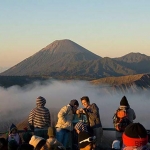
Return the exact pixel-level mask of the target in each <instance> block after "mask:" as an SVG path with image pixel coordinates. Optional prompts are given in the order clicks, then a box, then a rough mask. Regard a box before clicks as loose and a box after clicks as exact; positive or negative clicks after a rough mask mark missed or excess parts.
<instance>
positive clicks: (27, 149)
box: [17, 143, 34, 150]
mask: <svg viewBox="0 0 150 150" xmlns="http://www.w3.org/2000/svg"><path fill="white" fill-rule="evenodd" d="M17 150H34V146H32V145H30V144H28V143H23V144H21V145H20V146H19V147H18V149H17Z"/></svg>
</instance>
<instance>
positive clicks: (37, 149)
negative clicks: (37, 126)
mask: <svg viewBox="0 0 150 150" xmlns="http://www.w3.org/2000/svg"><path fill="white" fill-rule="evenodd" d="M45 143H46V140H45V139H44V138H42V137H39V136H36V135H33V136H32V137H31V140H30V141H29V144H30V145H32V146H33V147H34V150H42V149H45V148H44V147H45Z"/></svg>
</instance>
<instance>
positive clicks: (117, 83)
mask: <svg viewBox="0 0 150 150" xmlns="http://www.w3.org/2000/svg"><path fill="white" fill-rule="evenodd" d="M90 83H92V84H94V85H97V86H101V88H104V89H105V91H107V92H108V93H111V94H112V93H119V92H121V93H125V92H129V93H137V92H138V93H139V92H141V91H143V90H144V91H148V89H150V74H137V75H128V76H120V77H106V78H101V79H98V80H92V81H91V82H90Z"/></svg>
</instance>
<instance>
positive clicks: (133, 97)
mask: <svg viewBox="0 0 150 150" xmlns="http://www.w3.org/2000/svg"><path fill="white" fill-rule="evenodd" d="M124 95H125V96H126V97H127V99H128V102H129V104H130V106H131V108H133V109H134V110H135V113H136V116H137V118H136V120H135V121H134V122H140V123H141V124H143V125H144V126H145V127H146V128H147V129H150V122H149V119H148V118H149V113H150V109H149V106H150V100H149V97H150V96H149V95H150V94H149V95H146V94H145V92H144V91H143V92H141V93H140V94H138V93H136V94H135V93H134V94H122V93H120V94H113V95H110V94H108V93H105V92H104V91H103V89H102V88H98V87H97V86H94V85H91V84H90V83H89V82H87V81H68V82H62V81H47V82H46V84H43V85H40V83H38V82H35V83H33V84H30V85H27V86H25V87H22V88H21V87H18V86H13V87H10V88H8V89H4V88H0V101H1V104H0V120H1V125H2V126H4V124H5V125H6V126H9V124H10V123H11V121H13V123H15V122H14V121H15V120H16V122H17V121H18V120H20V121H22V120H23V119H24V118H26V117H28V115H29V113H30V111H31V109H33V108H34V107H35V106H36V105H35V104H36V98H37V97H38V96H43V97H44V98H45V99H46V100H47V102H46V105H45V106H46V107H47V108H49V109H50V108H57V109H58V110H59V109H60V108H61V107H62V106H64V105H67V104H68V103H69V102H70V100H72V99H77V100H78V101H79V103H80V106H79V107H80V108H81V107H82V105H81V102H80V98H81V97H82V96H89V98H90V101H91V103H96V104H97V105H98V107H99V111H100V116H101V121H102V125H103V127H105V128H109V127H111V128H112V127H113V124H112V117H113V114H114V112H115V110H116V109H117V108H118V107H119V104H120V100H121V98H122V97H123V96H124ZM50 111H51V110H50ZM2 128H3V127H1V129H2ZM0 131H1V130H0Z"/></svg>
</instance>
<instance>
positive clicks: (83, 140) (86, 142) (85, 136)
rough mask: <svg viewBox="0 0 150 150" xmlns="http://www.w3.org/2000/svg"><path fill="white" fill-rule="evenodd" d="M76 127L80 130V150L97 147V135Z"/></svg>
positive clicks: (89, 149) (90, 149)
mask: <svg viewBox="0 0 150 150" xmlns="http://www.w3.org/2000/svg"><path fill="white" fill-rule="evenodd" d="M77 128H78V127H76V130H78V143H79V149H80V150H92V149H95V141H96V137H95V136H91V135H90V134H89V133H88V132H86V131H80V129H79V128H78V129H77Z"/></svg>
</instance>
